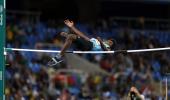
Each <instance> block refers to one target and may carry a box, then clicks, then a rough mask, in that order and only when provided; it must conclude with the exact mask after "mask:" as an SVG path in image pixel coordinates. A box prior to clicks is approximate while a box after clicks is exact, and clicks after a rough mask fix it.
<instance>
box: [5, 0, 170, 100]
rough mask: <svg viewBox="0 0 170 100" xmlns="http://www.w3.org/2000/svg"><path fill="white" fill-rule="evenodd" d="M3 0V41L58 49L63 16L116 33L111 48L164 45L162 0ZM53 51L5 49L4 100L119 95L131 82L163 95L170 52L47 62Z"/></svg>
mask: <svg viewBox="0 0 170 100" xmlns="http://www.w3.org/2000/svg"><path fill="white" fill-rule="evenodd" d="M6 5H7V12H6V47H16V48H34V49H50V50H60V48H61V45H62V43H63V38H62V37H60V36H59V32H61V31H68V28H67V27H66V26H65V25H64V23H63V20H64V19H66V18H69V19H72V20H74V21H75V24H76V27H78V28H79V29H80V30H81V31H83V32H84V33H87V35H88V36H90V37H96V36H100V37H101V38H103V39H106V38H108V37H113V38H115V39H116V40H117V45H116V46H115V47H114V50H118V49H144V48H157V47H165V46H170V31H169V29H170V20H169V18H170V13H169V11H170V2H169V1H168V0H167V1H166V0H164V1H158V0H150V1H148V0H147V1H146V0H138V1H133V0H130V1H127V0H119V1H118V0H93V1H92V0H69V1H68V0H57V1H56V0H36V1H35V0H7V3H6ZM70 50H75V48H74V46H73V47H72V48H70ZM54 55H55V54H54V53H29V52H10V53H8V56H7V62H6V63H7V66H6V71H5V79H6V82H5V86H6V87H5V94H6V99H7V100H20V99H21V100H40V99H44V100H58V99H57V98H60V99H61V98H62V99H61V100H75V98H76V99H77V100H84V99H86V100H89V99H90V100H91V99H94V100H119V99H125V98H126V97H127V94H128V92H129V89H130V87H131V86H136V87H137V88H138V89H139V91H140V92H141V93H143V94H144V95H145V96H146V98H148V99H149V100H158V99H159V100H162V99H163V98H165V81H164V77H166V74H165V73H166V72H168V71H169V70H170V61H169V57H170V52H169V51H161V52H149V53H133V54H132V53H130V54H115V55H113V56H112V57H108V56H103V55H94V54H81V55H74V54H67V55H66V57H65V59H66V60H65V62H64V63H62V64H61V65H59V66H57V67H56V68H55V69H53V68H48V66H46V64H47V62H48V60H49V59H50V57H52V56H54ZM70 58H71V59H70ZM110 60H111V61H110ZM169 72H170V71H169ZM168 94H169V95H170V91H169V93H168Z"/></svg>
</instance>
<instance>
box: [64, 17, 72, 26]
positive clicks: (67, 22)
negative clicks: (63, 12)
mask: <svg viewBox="0 0 170 100" xmlns="http://www.w3.org/2000/svg"><path fill="white" fill-rule="evenodd" d="M64 23H65V24H66V25H67V26H68V27H73V26H74V22H73V21H70V20H68V19H67V20H64Z"/></svg>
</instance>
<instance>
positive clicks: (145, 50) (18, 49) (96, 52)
mask: <svg viewBox="0 0 170 100" xmlns="http://www.w3.org/2000/svg"><path fill="white" fill-rule="evenodd" d="M165 50H170V47H165V48H152V49H138V50H115V51H65V52H66V53H77V54H78V53H90V54H100V53H117V52H120V53H121V52H123V53H135V52H152V51H165ZM4 51H5V52H10V51H25V52H46V53H50V52H51V53H60V52H61V51H57V50H39V49H20V48H4Z"/></svg>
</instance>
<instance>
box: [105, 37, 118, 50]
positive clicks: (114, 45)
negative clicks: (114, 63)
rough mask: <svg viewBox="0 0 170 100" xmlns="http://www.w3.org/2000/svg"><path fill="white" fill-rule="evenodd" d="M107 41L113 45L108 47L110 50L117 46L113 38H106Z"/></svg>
mask: <svg viewBox="0 0 170 100" xmlns="http://www.w3.org/2000/svg"><path fill="white" fill-rule="evenodd" d="M107 40H111V41H112V42H113V45H112V46H111V47H110V48H111V49H112V50H113V49H114V48H115V47H116V46H117V41H116V40H115V39H114V38H108V39H107Z"/></svg>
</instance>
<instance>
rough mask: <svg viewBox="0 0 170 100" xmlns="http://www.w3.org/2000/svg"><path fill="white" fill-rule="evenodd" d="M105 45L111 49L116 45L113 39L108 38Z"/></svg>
mask: <svg viewBox="0 0 170 100" xmlns="http://www.w3.org/2000/svg"><path fill="white" fill-rule="evenodd" d="M105 43H106V44H107V45H109V46H110V47H111V48H112V47H115V45H116V40H115V39H113V38H108V39H107V40H106V41H105Z"/></svg>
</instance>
